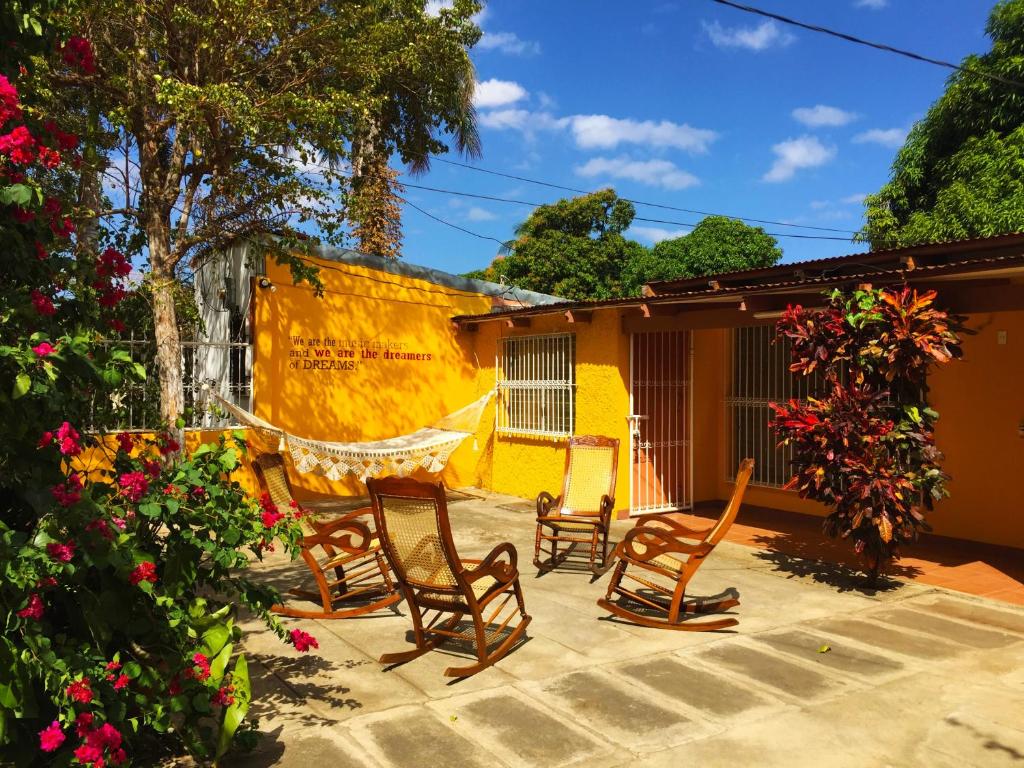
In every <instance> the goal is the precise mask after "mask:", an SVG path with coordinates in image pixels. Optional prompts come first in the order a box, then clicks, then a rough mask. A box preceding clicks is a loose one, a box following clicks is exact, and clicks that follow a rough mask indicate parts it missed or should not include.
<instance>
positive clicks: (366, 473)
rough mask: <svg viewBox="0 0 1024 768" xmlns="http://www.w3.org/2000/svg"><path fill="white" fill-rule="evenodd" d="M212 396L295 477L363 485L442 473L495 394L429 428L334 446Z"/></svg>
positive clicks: (474, 429) (489, 394)
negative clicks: (286, 461) (421, 472)
mask: <svg viewBox="0 0 1024 768" xmlns="http://www.w3.org/2000/svg"><path fill="white" fill-rule="evenodd" d="M210 394H212V395H213V396H214V397H215V398H216V399H217V400H218V401H219V404H220V405H221V406H222V407H223V408H224V409H225V410H227V411H228V412H229V413H231V414H232V415H233V416H235V418H237V419H238V420H239V422H241V423H242V424H245V425H247V426H249V427H251V428H252V429H253V431H254V432H256V434H257V435H259V437H261V438H262V439H263V441H264V442H266V443H268V444H271V445H273V444H276V446H277V451H278V452H280V453H284V452H285V451H287V452H288V453H289V454H290V455H291V457H292V463H293V464H294V465H295V469H297V470H298V471H299V472H303V473H306V472H317V473H319V474H323V475H324V476H325V477H327V478H328V479H330V480H340V479H341V478H342V477H344V476H345V475H355V476H356V477H358V478H359V479H360V480H363V481H365V480H366V478H368V477H379V476H381V475H398V476H400V477H405V476H406V475H410V474H412V473H413V472H414V471H415V470H416V469H417V468H419V467H423V468H424V469H425V470H426V471H427V472H431V473H437V472H440V471H441V470H442V469H444V468H445V465H446V464H447V463H448V459H449V458H450V457H451V455H452V453H453V452H454V451H455V449H456V448H458V447H459V445H461V444H462V441H463V440H465V439H466V438H467V437H469V436H470V435H471V434H473V433H474V432H476V429H477V426H478V425H479V424H480V418H481V416H483V412H484V409H485V408H486V407H487V403H488V402H489V401H490V399H491V398H492V397H494V392H493V391H491V392H488V393H487V394H486V395H484V396H483V397H481V398H480V399H479V400H477V401H475V402H473V403H470V404H469V405H467V406H465V407H464V408H460V409H459V410H457V411H455V412H454V413H450V414H448V415H447V416H445V417H443V418H441V419H439V420H438V421H435V422H434V423H433V424H431V425H430V426H429V427H424V428H423V429H418V430H416V431H415V432H412V433H410V434H408V435H399V436H398V437H389V438H387V439H386V440H375V441H372V442H367V443H335V442H325V441H321V440H308V439H306V438H304V437H297V436H296V435H292V434H290V433H288V432H285V431H284V430H283V429H280V428H279V427H275V426H274V425H273V424H271V423H270V422H268V421H264V420H263V419H261V418H260V417H259V416H256V415H255V414H252V413H250V412H249V411H247V410H245V409H244V408H239V407H238V406H237V405H235V404H234V403H231V402H229V401H227V400H225V399H224V398H223V397H221V396H220V395H218V394H217V393H215V392H211V393H210Z"/></svg>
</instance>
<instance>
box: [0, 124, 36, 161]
mask: <svg viewBox="0 0 1024 768" xmlns="http://www.w3.org/2000/svg"><path fill="white" fill-rule="evenodd" d="M36 146H37V144H36V140H35V137H34V136H33V135H32V133H31V132H30V131H29V129H28V128H26V127H25V126H24V125H19V126H18V127H17V128H15V129H14V130H13V131H11V132H10V133H7V134H4V135H3V136H0V154H3V155H7V156H8V157H9V158H10V159H11V162H12V163H14V164H15V165H28V164H29V163H31V162H32V161H33V160H35V159H36Z"/></svg>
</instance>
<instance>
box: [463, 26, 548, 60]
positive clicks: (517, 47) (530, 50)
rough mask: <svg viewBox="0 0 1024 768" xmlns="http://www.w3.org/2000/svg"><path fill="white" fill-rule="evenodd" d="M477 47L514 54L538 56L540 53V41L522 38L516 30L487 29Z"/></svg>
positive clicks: (482, 49)
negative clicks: (496, 30)
mask: <svg viewBox="0 0 1024 768" xmlns="http://www.w3.org/2000/svg"><path fill="white" fill-rule="evenodd" d="M476 47H477V49H478V50H481V51H500V52H501V53H507V54H510V55H512V56H536V55H537V54H538V53H540V43H538V42H536V41H533V40H522V39H520V38H519V36H518V35H517V34H516V33H515V32H486V31H485V32H484V34H483V37H481V38H480V42H478V43H477V44H476Z"/></svg>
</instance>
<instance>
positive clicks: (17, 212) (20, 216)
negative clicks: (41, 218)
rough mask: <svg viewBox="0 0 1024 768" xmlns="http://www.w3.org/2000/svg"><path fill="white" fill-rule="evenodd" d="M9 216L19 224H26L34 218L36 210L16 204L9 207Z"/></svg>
mask: <svg viewBox="0 0 1024 768" xmlns="http://www.w3.org/2000/svg"><path fill="white" fill-rule="evenodd" d="M11 216H13V217H14V220H15V221H16V222H18V223H19V224H28V223H29V222H30V221H34V220H35V218H36V212H35V211H33V210H31V209H29V208H22V207H21V206H20V205H16V206H14V207H13V208H11Z"/></svg>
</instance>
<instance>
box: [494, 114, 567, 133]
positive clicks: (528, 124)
mask: <svg viewBox="0 0 1024 768" xmlns="http://www.w3.org/2000/svg"><path fill="white" fill-rule="evenodd" d="M477 122H478V123H479V124H480V125H481V126H483V127H484V128H493V129H495V130H498V131H521V132H522V133H524V134H527V135H532V134H533V133H535V132H536V131H554V130H560V129H562V128H565V127H566V126H567V125H568V124H569V119H568V118H565V117H555V116H554V115H552V114H551V113H550V112H532V111H530V110H529V109H494V110H491V111H490V112H483V113H482V114H481V115H480V116H479V117H478V118H477Z"/></svg>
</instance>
